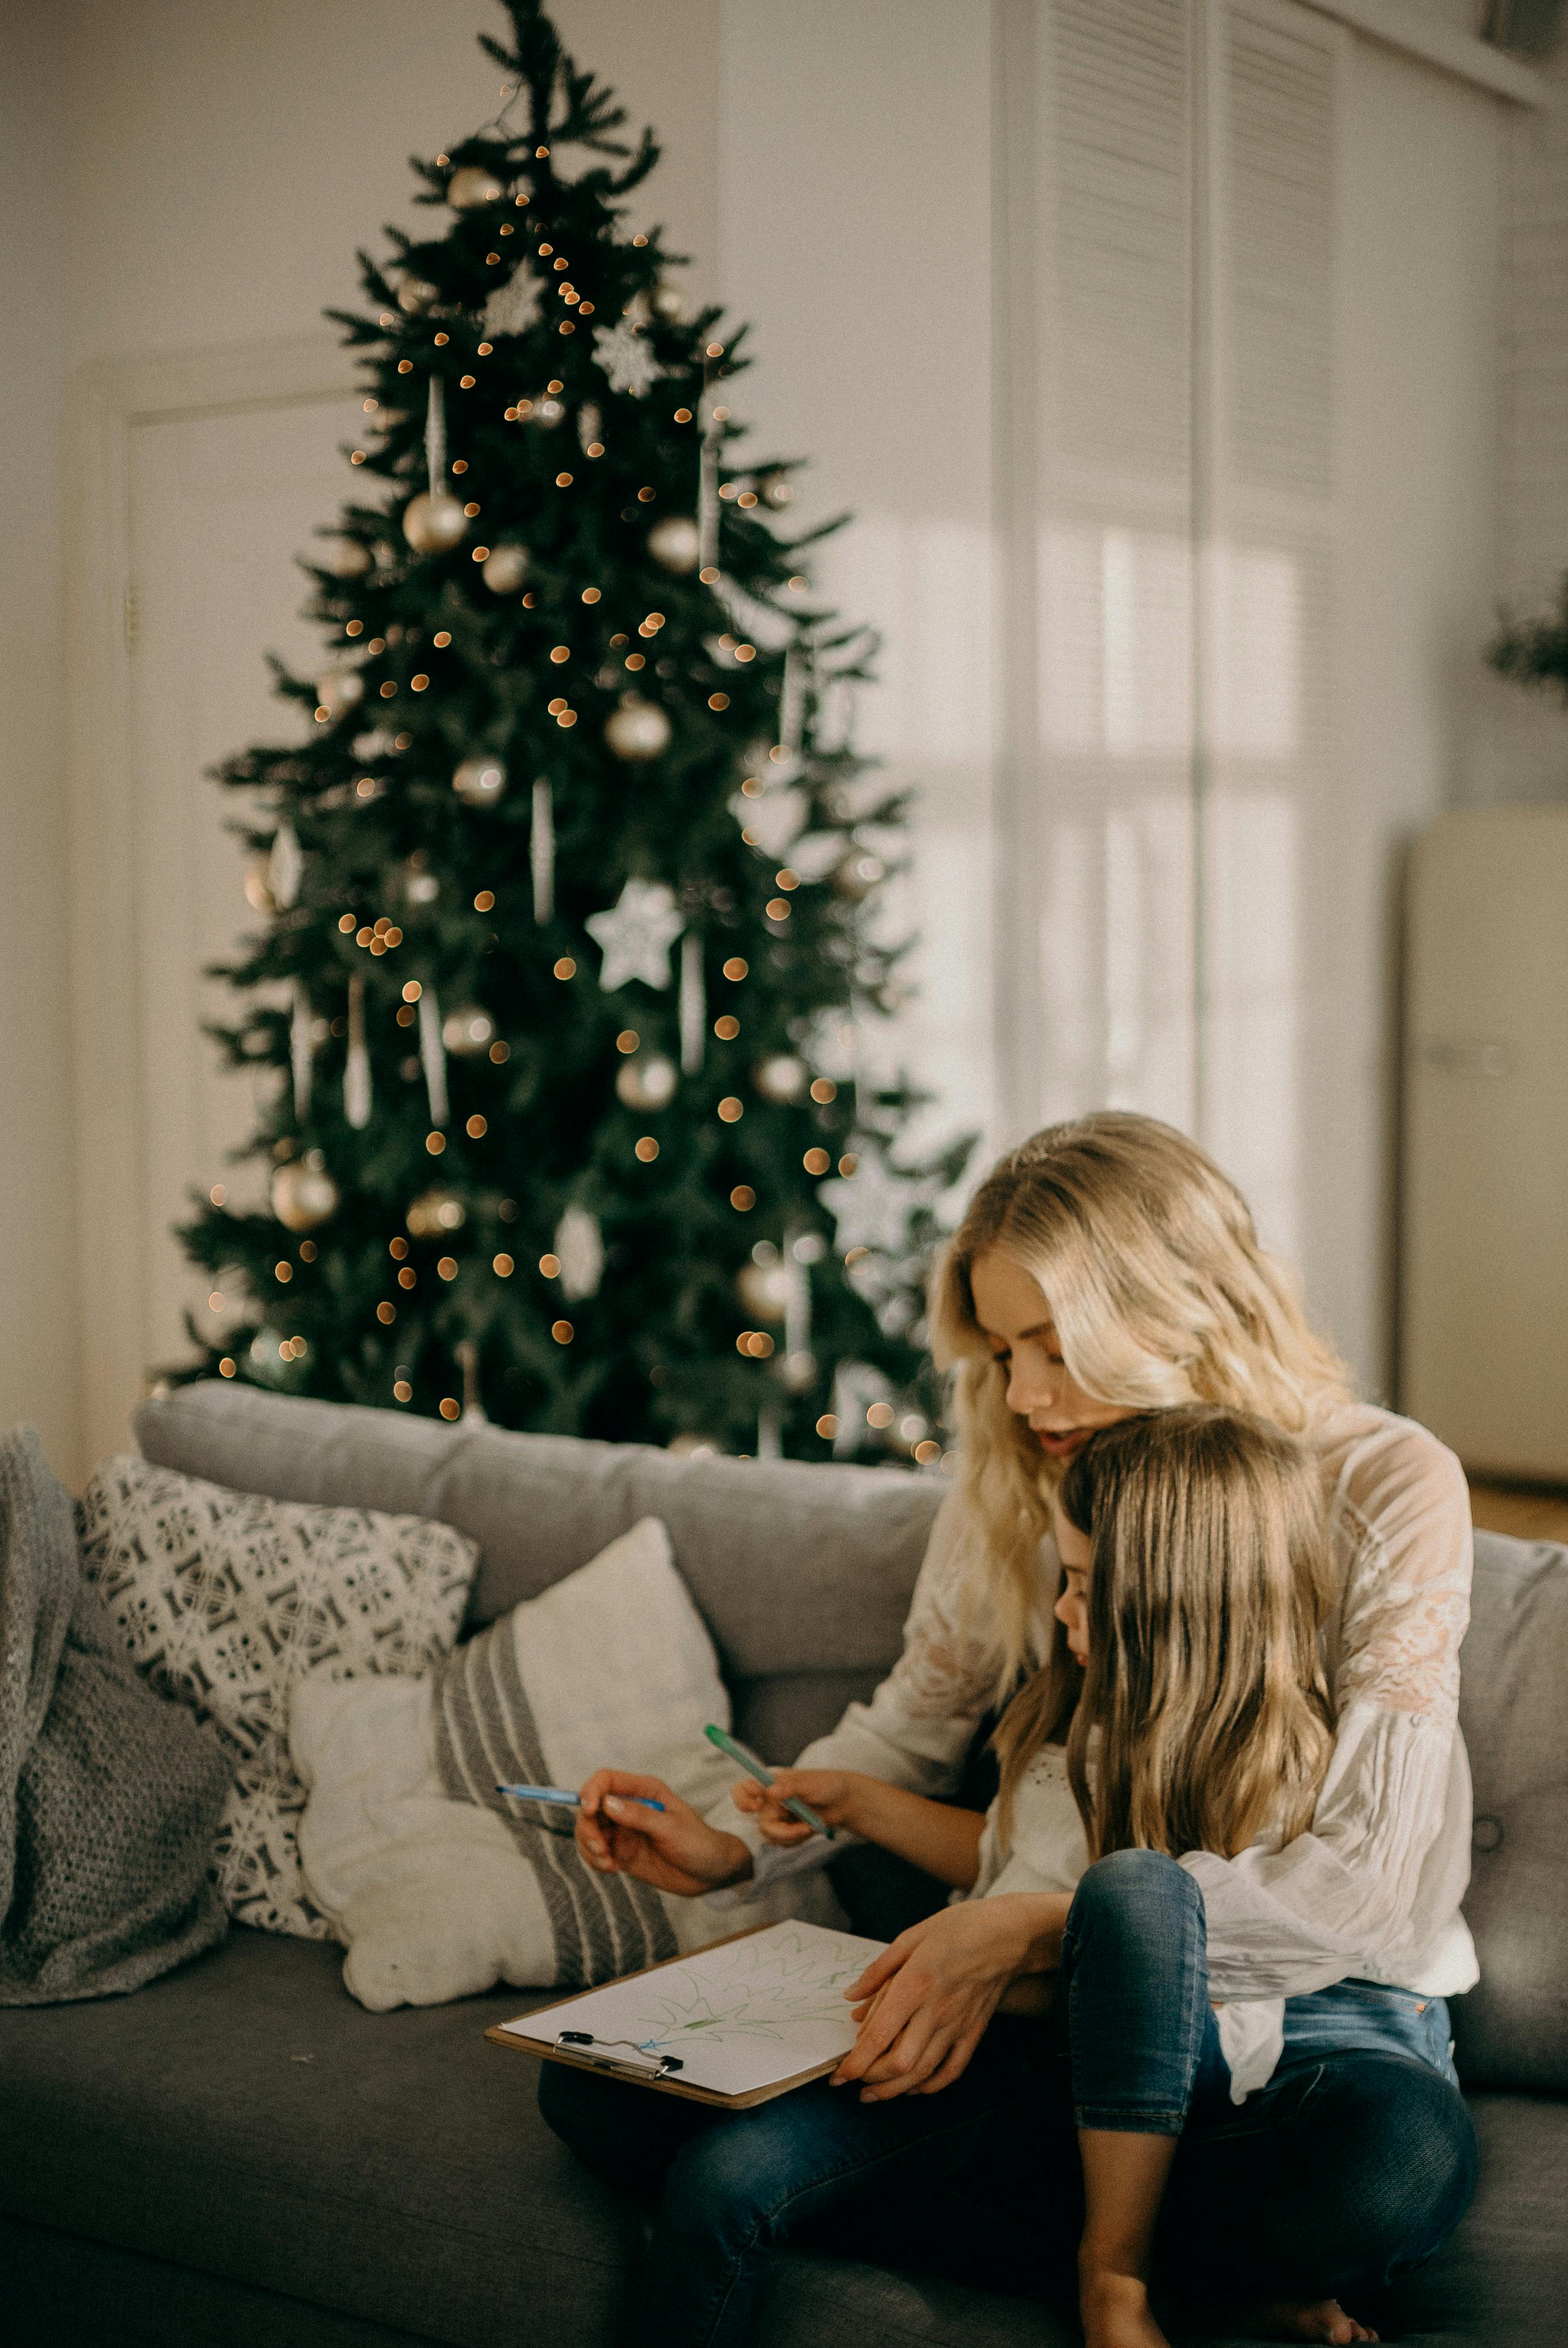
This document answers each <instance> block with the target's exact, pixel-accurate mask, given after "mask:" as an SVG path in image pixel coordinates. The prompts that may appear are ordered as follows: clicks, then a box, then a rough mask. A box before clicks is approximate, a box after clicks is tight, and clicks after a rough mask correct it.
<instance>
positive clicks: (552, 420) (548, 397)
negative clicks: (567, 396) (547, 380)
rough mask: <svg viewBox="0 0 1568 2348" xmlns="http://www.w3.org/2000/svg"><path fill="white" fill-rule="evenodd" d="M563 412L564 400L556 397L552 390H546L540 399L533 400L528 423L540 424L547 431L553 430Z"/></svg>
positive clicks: (564, 412)
mask: <svg viewBox="0 0 1568 2348" xmlns="http://www.w3.org/2000/svg"><path fill="white" fill-rule="evenodd" d="M565 414H566V402H565V400H564V399H558V398H557V397H556V395H555V393H554V392H553V391H547V392H546V393H545V395H544V396H543V397H542V398H541V399H536V400H535V402H534V410H533V414H532V415H531V416H530V417H529V418H528V421H529V423H530V424H542V425H543V426H544V427H545V428H546V430H547V431H553V430H554V429H555V427H556V426H557V425H558V424H559V422H560V420H561V418H562V417H563V416H564V415H565Z"/></svg>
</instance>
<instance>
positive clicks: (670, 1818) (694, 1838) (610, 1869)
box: [577, 1769, 752, 1900]
mask: <svg viewBox="0 0 1568 2348" xmlns="http://www.w3.org/2000/svg"><path fill="white" fill-rule="evenodd" d="M639 1794H641V1795H643V1796H645V1797H647V1799H648V1800H651V1801H655V1802H662V1803H663V1805H664V1807H663V1808H662V1810H651V1809H649V1808H648V1807H646V1803H645V1802H640V1801H637V1800H634V1799H633V1798H632V1797H633V1796H636V1795H639ZM579 1801H580V1803H581V1807H580V1808H579V1811H578V1814H577V1847H578V1849H579V1851H580V1852H581V1854H582V1856H583V1858H584V1859H585V1860H586V1861H587V1862H588V1864H589V1867H591V1868H593V1869H596V1871H597V1872H598V1873H599V1874H600V1875H631V1876H635V1877H636V1879H637V1880H638V1882H639V1883H648V1884H651V1886H652V1888H653V1890H655V1891H674V1892H678V1893H679V1894H680V1895H681V1897H682V1899H686V1900H697V1899H701V1898H702V1894H703V1892H705V1891H722V1890H724V1889H725V1887H726V1886H727V1885H729V1884H732V1883H742V1882H743V1881H744V1880H745V1879H746V1878H747V1876H749V1875H750V1873H751V1871H752V1855H751V1852H750V1851H749V1850H748V1849H746V1846H745V1844H744V1843H743V1841H742V1840H741V1838H740V1837H739V1836H738V1835H732V1834H721V1833H720V1831H719V1829H718V1828H716V1827H711V1826H710V1825H709V1824H708V1822H707V1820H706V1819H705V1818H699V1817H698V1815H697V1813H696V1811H695V1810H694V1809H692V1806H691V1804H690V1803H689V1802H683V1801H682V1799H681V1797H680V1795H679V1794H673V1793H671V1790H670V1788H669V1787H668V1786H666V1785H665V1784H664V1782H663V1780H662V1779H661V1778H659V1777H640V1776H637V1775H636V1773H635V1772H634V1771H632V1770H630V1769H596V1770H595V1771H594V1773H593V1775H592V1776H591V1777H590V1778H589V1780H588V1783H587V1784H586V1785H585V1786H584V1787H582V1788H581V1789H580V1792H579Z"/></svg>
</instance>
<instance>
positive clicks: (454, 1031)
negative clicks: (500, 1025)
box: [441, 1003, 496, 1060]
mask: <svg viewBox="0 0 1568 2348" xmlns="http://www.w3.org/2000/svg"><path fill="white" fill-rule="evenodd" d="M495 1040H496V1023H495V1021H494V1020H493V1019H492V1018H491V1016H490V1014H489V1013H488V1012H487V1011H481V1010H480V1008H479V1006H478V1004H477V1003H465V1004H463V1005H462V1006H461V1008H460V1009H458V1010H456V1011H449V1012H448V1013H447V1014H446V1018H445V1019H444V1020H443V1021H442V1022H441V1041H442V1042H443V1043H444V1044H445V1045H446V1049H447V1050H448V1051H449V1052H455V1053H456V1056H457V1057H458V1058H459V1059H460V1060H467V1059H472V1058H473V1056H474V1055H475V1054H476V1053H477V1052H487V1051H488V1050H489V1048H490V1046H491V1045H492V1044H493V1043H494V1042H495Z"/></svg>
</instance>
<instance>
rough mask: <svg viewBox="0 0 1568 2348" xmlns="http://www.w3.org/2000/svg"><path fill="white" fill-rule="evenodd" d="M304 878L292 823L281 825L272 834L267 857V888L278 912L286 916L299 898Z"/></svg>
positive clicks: (303, 866)
mask: <svg viewBox="0 0 1568 2348" xmlns="http://www.w3.org/2000/svg"><path fill="white" fill-rule="evenodd" d="M304 877H305V858H304V851H303V850H302V848H301V846H300V841H299V834H298V833H297V832H296V831H295V829H294V827H293V825H292V823H289V822H288V821H286V820H285V821H284V822H282V823H281V824H280V825H279V826H278V829H277V830H276V831H275V832H274V833H273V834H272V849H271V850H270V852H269V854H268V857H267V886H268V888H269V889H270V890H271V891H272V902H273V904H274V905H276V906H277V907H278V909H279V911H281V912H285V913H286V912H287V911H288V910H289V908H290V906H291V905H292V904H293V903H294V902H295V901H296V900H297V899H298V897H299V893H300V883H301V881H302V880H303V879H304Z"/></svg>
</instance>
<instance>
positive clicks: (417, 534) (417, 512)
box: [403, 489, 468, 554]
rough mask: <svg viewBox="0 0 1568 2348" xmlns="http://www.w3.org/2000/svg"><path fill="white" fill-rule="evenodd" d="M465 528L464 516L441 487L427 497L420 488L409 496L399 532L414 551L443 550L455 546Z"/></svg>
mask: <svg viewBox="0 0 1568 2348" xmlns="http://www.w3.org/2000/svg"><path fill="white" fill-rule="evenodd" d="M467 528H468V517H467V515H466V513H465V512H464V510H463V509H462V507H461V505H460V504H459V503H458V501H457V499H456V498H449V497H448V496H447V495H446V490H445V489H437V490H436V495H435V496H434V497H431V496H430V494H429V493H428V491H427V490H425V489H421V491H420V492H419V495H418V496H417V497H416V498H411V499H410V500H409V503H408V510H407V511H406V513H405V515H404V517H403V535H404V537H405V539H406V540H407V541H408V543H409V545H410V546H411V547H412V548H413V549H414V551H415V554H445V553H446V552H447V551H449V549H451V548H452V547H454V546H456V545H457V544H458V543H459V542H460V541H461V540H462V538H463V536H464V534H465V532H466V530H467Z"/></svg>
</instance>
